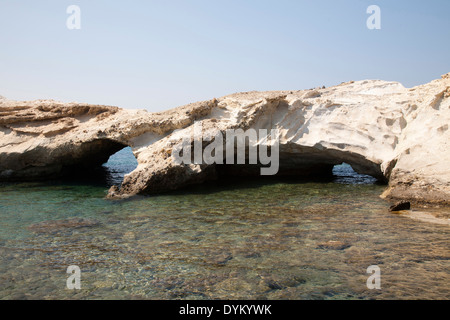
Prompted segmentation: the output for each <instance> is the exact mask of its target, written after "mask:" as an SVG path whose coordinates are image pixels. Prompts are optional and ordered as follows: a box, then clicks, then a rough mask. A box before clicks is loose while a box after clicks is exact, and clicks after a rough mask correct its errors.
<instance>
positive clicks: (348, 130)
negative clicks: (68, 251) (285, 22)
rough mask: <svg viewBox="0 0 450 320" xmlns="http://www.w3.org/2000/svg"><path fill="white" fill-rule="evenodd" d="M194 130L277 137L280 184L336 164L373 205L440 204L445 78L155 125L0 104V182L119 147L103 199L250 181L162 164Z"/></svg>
mask: <svg viewBox="0 0 450 320" xmlns="http://www.w3.org/2000/svg"><path fill="white" fill-rule="evenodd" d="M194 123H201V124H202V128H203V131H204V133H205V135H209V136H215V135H216V134H217V133H219V132H220V133H224V132H225V131H226V130H229V129H243V130H248V129H266V130H271V129H277V130H278V131H279V132H280V159H279V160H280V171H279V174H280V175H290V176H291V175H296V176H305V175H306V176H308V175H309V176H311V175H313V176H314V175H317V174H321V175H322V174H327V173H329V172H330V170H332V168H333V166H334V165H337V164H341V163H343V162H345V163H348V164H350V165H351V166H352V167H353V168H354V170H355V171H357V172H358V173H362V174H368V175H371V176H373V177H376V178H377V179H378V180H380V181H384V182H387V183H388V187H387V189H386V191H385V192H384V193H383V194H382V195H381V196H382V197H384V198H386V199H388V200H393V201H394V200H407V201H411V202H412V203H419V204H424V203H426V204H436V205H449V204H450V170H448V163H450V151H449V141H450V132H449V130H448V126H449V123H450V73H449V74H446V75H444V76H442V77H441V79H438V80H434V81H432V82H430V83H428V84H424V85H421V86H417V87H414V88H405V87H403V86H402V85H401V84H400V83H397V82H387V81H381V80H365V81H351V82H347V83H342V84H340V85H337V86H334V87H330V88H318V89H311V90H299V91H272V92H246V93H238V94H232V95H229V96H225V97H222V98H218V99H216V98H214V99H212V100H209V101H203V102H197V103H192V104H189V105H186V106H182V107H179V108H175V109H172V110H168V111H165V112H160V113H150V112H147V111H145V110H126V109H121V108H117V107H108V106H99V105H89V104H80V103H61V102H57V101H53V100H37V101H12V100H8V99H6V98H2V97H0V181H14V180H33V179H43V180H45V179H53V178H55V177H59V176H61V175H65V174H74V173H75V174H76V172H79V171H83V170H87V169H89V168H93V167H96V166H99V165H101V164H102V163H104V162H106V161H107V159H108V158H109V156H111V155H112V154H114V153H115V152H117V151H118V150H120V149H122V148H124V147H126V146H130V147H131V148H132V150H133V153H134V155H135V156H136V158H137V160H138V167H137V168H136V169H135V170H134V171H133V172H131V173H130V174H128V175H126V176H125V178H124V181H123V183H122V185H121V186H115V187H113V188H111V190H110V192H109V195H108V197H109V198H111V199H121V198H126V197H130V196H134V195H137V194H144V195H147V194H155V193H161V192H166V191H171V190H176V189H179V188H181V187H184V186H187V185H190V184H194V183H202V182H204V181H207V180H212V179H218V178H220V176H221V175H224V174H226V175H229V174H233V175H237V176H246V175H249V174H250V175H251V174H253V173H252V172H254V171H255V170H252V168H251V167H250V166H242V165H227V166H224V165H216V164H191V165H186V164H176V163H174V161H173V157H172V154H171V153H172V150H173V147H174V146H175V145H176V144H177V143H178V142H179V141H180V140H181V139H182V138H183V137H186V136H188V135H190V134H191V132H192V130H193V127H194ZM203 147H204V148H205V147H206V145H204V146H203Z"/></svg>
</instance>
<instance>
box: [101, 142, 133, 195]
mask: <svg viewBox="0 0 450 320" xmlns="http://www.w3.org/2000/svg"><path fill="white" fill-rule="evenodd" d="M137 165H138V162H137V160H136V157H135V156H134V154H133V151H132V149H131V147H128V146H126V147H124V148H122V149H121V150H119V151H117V152H116V153H114V154H113V155H111V156H110V157H109V159H108V161H107V162H106V163H104V164H103V166H102V167H103V168H104V169H105V170H107V172H108V176H107V181H106V182H107V184H108V186H113V185H116V186H120V185H121V184H122V181H123V178H124V176H125V175H126V174H128V173H130V172H132V171H133V170H134V169H136V167H137Z"/></svg>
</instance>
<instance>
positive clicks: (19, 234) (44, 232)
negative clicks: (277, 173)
mask: <svg viewBox="0 0 450 320" xmlns="http://www.w3.org/2000/svg"><path fill="white" fill-rule="evenodd" d="M135 166H136V161H135V159H134V157H133V155H132V154H131V152H130V150H129V149H124V150H122V151H120V152H119V153H118V154H116V155H115V156H113V157H112V158H111V159H110V161H109V162H108V163H107V164H106V165H105V170H103V171H102V172H100V174H99V176H101V177H102V178H101V179H99V178H98V177H97V176H96V177H94V178H93V179H92V180H91V181H90V180H82V179H81V180H80V181H75V182H71V183H68V182H63V181H55V182H50V183H8V184H0V298H1V299H27V298H28V299H131V298H137V299H449V298H450V273H449V271H448V270H449V269H450V268H449V267H450V262H449V258H450V253H449V244H450V242H449V235H450V228H449V226H448V225H438V224H433V223H426V222H421V221H416V220H413V219H410V218H407V217H404V216H401V215H394V214H391V213H388V212H387V207H388V206H389V204H388V203H387V202H385V201H383V200H381V199H380V198H379V195H380V194H381V192H382V191H383V189H384V188H385V187H384V186H380V185H377V184H375V183H374V181H373V179H372V178H370V177H367V176H359V175H357V174H355V173H354V172H353V171H352V170H351V168H350V167H349V166H346V165H343V166H340V167H336V168H335V174H336V175H337V177H336V179H335V180H334V181H328V182H309V183H305V182H298V181H297V182H296V181H292V180H289V181H286V180H273V179H271V180H266V179H255V180H249V181H241V182H238V181H227V182H223V181H222V182H216V183H213V184H207V185H202V186H196V187H191V188H189V189H188V190H183V191H179V192H176V193H171V194H165V195H160V196H153V197H138V198H134V199H131V200H127V201H120V202H118V201H107V200H105V199H104V197H105V195H106V192H107V189H108V186H109V185H111V184H118V183H120V181H121V180H122V177H123V175H124V174H125V173H127V172H130V171H131V170H132V169H133V168H134V167H135ZM441 210H443V211H445V210H447V209H441ZM444 213H448V211H447V212H444ZM70 265H77V266H79V267H80V269H81V287H82V288H81V290H68V289H67V288H66V280H67V278H68V276H69V275H68V274H67V273H66V270H67V267H68V266H70ZM371 265H377V266H379V267H380V269H381V286H382V288H381V290H369V289H367V286H366V281H367V278H368V277H369V275H368V274H367V273H366V270H367V268H368V267H369V266H371Z"/></svg>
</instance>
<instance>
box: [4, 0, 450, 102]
mask: <svg viewBox="0 0 450 320" xmlns="http://www.w3.org/2000/svg"><path fill="white" fill-rule="evenodd" d="M371 4H375V5H378V6H379V7H380V8H381V27H382V29H381V30H369V29H367V27H366V20H367V18H368V17H369V15H368V14H367V13H366V9H367V7H368V6H369V5H371ZM69 5H78V6H79V7H80V8H81V30H69V29H67V27H66V20H67V18H68V17H69V15H68V14H67V13H66V9H67V7H68V6H69ZM449 15H450V1H449V0H429V1H417V0H407V1H401V0H396V1H392V0H389V1H385V0H371V1H364V0H329V1H325V0H314V1H312V0H311V1H301V0H291V1H287V0H278V1H269V0H257V1H256V0H255V1H250V0H226V1H222V0H183V1H182V0H165V1H162V0H161V1H137V0H134V1H133V0H129V1H106V0H80V1H76V0H70V1H65V0H53V1H50V0H47V1H45V0H40V1H36V0H0V95H3V96H5V97H7V98H10V99H20V100H22V99H26V100H28V99H38V98H52V99H57V100H62V101H67V102H69V101H79V102H88V103H99V104H108V105H117V106H120V107H125V108H146V109H148V110H151V111H160V110H164V109H168V108H172V107H176V106H179V105H183V104H186V103H190V102H194V101H198V100H206V99H210V98H213V97H219V96H223V95H226V94H230V93H234V92H239V91H250V90H295V89H308V88H312V87H316V86H322V85H326V86H331V85H334V84H339V83H341V82H343V81H349V80H362V79H383V80H393V81H399V82H402V83H403V84H404V85H405V86H407V87H411V86H414V85H418V84H421V83H426V82H428V81H430V80H433V79H436V78H439V77H440V75H441V74H444V73H447V72H450V18H449Z"/></svg>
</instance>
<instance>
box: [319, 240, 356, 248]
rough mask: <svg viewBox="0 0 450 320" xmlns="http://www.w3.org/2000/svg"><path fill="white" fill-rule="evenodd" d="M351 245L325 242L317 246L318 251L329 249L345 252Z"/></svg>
mask: <svg viewBox="0 0 450 320" xmlns="http://www.w3.org/2000/svg"><path fill="white" fill-rule="evenodd" d="M350 247H351V245H350V244H349V243H347V242H343V241H333V240H330V241H327V242H321V243H318V244H317V248H318V249H330V250H345V249H347V248H350Z"/></svg>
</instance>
